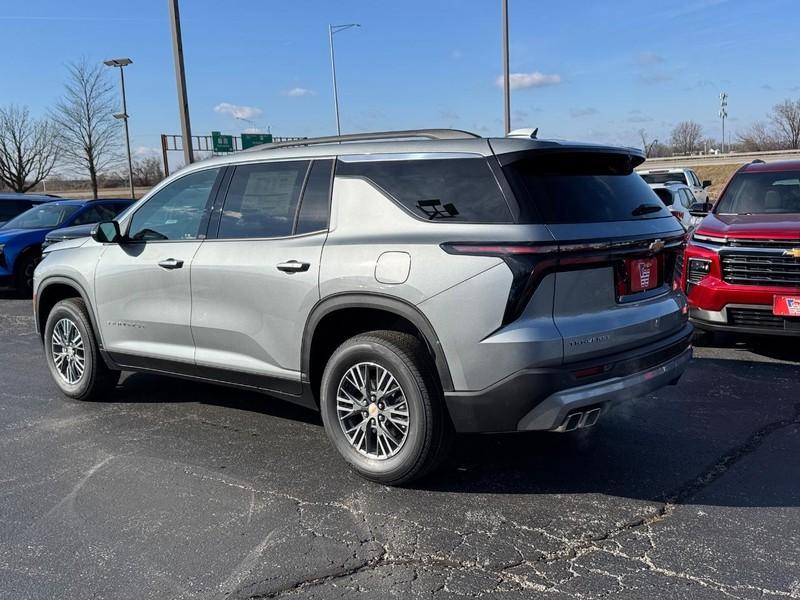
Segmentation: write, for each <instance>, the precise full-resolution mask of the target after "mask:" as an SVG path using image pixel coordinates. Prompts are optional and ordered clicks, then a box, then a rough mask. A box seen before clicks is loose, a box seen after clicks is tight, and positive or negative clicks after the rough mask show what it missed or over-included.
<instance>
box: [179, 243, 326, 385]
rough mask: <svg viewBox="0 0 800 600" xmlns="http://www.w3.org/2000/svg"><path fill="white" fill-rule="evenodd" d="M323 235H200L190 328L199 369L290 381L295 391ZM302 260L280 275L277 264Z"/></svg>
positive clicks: (314, 296)
mask: <svg viewBox="0 0 800 600" xmlns="http://www.w3.org/2000/svg"><path fill="white" fill-rule="evenodd" d="M324 241H325V234H324V233H316V234H311V235H304V236H298V237H294V238H277V239H263V240H257V239H242V240H207V241H205V242H203V244H202V246H201V247H200V249H199V251H198V252H197V254H196V256H195V258H194V261H193V263H192V319H191V326H192V333H193V335H194V342H195V345H196V350H195V360H196V362H197V365H198V367H200V368H201V370H202V367H216V368H222V369H231V370H237V371H241V372H246V373H252V374H257V375H264V376H268V377H278V378H281V379H290V380H293V381H295V382H296V386H294V393H296V394H299V393H300V391H301V390H300V349H301V341H302V337H303V327H304V326H305V322H306V320H307V318H308V314H309V312H310V311H311V309H312V308H313V306H314V305H315V304H316V303H317V301H318V300H319V285H318V277H319V265H320V253H321V252H322V244H323V242H324ZM290 260H296V261H298V262H303V263H307V264H308V265H309V268H308V270H307V271H303V272H298V273H285V272H282V271H279V270H278V269H277V265H278V264H279V263H283V262H287V261H290Z"/></svg>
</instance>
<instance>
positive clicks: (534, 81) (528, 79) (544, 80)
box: [495, 71, 561, 90]
mask: <svg viewBox="0 0 800 600" xmlns="http://www.w3.org/2000/svg"><path fill="white" fill-rule="evenodd" d="M495 83H496V84H497V85H498V86H499V87H503V76H502V75H500V76H499V77H498V78H497V79H496V80H495ZM508 83H509V86H510V87H511V89H512V90H521V89H525V88H533V87H544V86H547V85H558V84H559V83H561V75H559V74H558V73H552V74H545V73H540V72H539V71H534V72H533V73H511V74H510V75H509V76H508Z"/></svg>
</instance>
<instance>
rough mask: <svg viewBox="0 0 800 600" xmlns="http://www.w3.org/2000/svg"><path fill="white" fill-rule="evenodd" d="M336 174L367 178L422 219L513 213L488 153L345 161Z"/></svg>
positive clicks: (484, 219) (497, 219)
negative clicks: (493, 171) (468, 156)
mask: <svg viewBox="0 0 800 600" xmlns="http://www.w3.org/2000/svg"><path fill="white" fill-rule="evenodd" d="M336 176H337V177H341V176H345V177H363V178H365V179H367V180H369V181H370V182H372V183H373V184H374V185H376V186H377V187H378V188H380V189H381V190H382V191H384V192H385V193H386V194H387V195H388V196H390V197H391V198H393V199H394V200H395V201H396V202H397V203H398V204H400V205H401V206H402V207H403V208H404V209H406V210H407V211H408V212H410V213H411V214H412V215H414V216H415V217H417V218H419V219H423V220H426V221H436V222H458V223H511V222H513V217H512V214H511V211H510V209H509V207H508V203H507V202H506V199H505V197H504V196H503V193H502V191H501V190H500V186H499V184H498V183H497V179H495V176H494V174H493V173H492V170H491V169H490V168H489V165H488V164H487V162H486V159H485V158H483V157H475V158H440V159H438V158H437V159H414V160H368V161H350V160H347V159H344V160H340V162H339V164H338V165H337V167H336Z"/></svg>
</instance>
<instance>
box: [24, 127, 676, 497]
mask: <svg viewBox="0 0 800 600" xmlns="http://www.w3.org/2000/svg"><path fill="white" fill-rule="evenodd" d="M643 160H644V157H643V156H642V155H641V154H640V153H639V152H638V151H636V150H633V149H628V148H612V147H601V146H591V145H583V144H573V143H563V142H553V141H544V140H537V139H531V138H525V139H521V138H499V139H485V138H481V137H479V136H476V135H474V134H469V133H466V132H460V131H453V130H424V131H401V132H393V133H381V134H366V135H352V136H342V137H340V138H319V139H308V140H303V141H301V142H291V143H276V144H271V145H266V146H261V147H259V148H256V149H253V150H252V151H247V152H242V153H239V154H235V155H232V156H226V157H218V158H214V159H211V160H207V161H204V162H201V163H197V164H194V165H192V166H190V167H187V168H185V169H183V170H182V171H180V172H178V173H176V174H175V175H174V176H172V177H170V178H169V179H167V180H166V181H164V182H163V183H161V184H160V185H159V186H158V187H156V188H155V189H154V190H153V191H152V192H150V193H149V194H148V195H147V196H146V197H145V198H143V199H142V200H140V201H139V202H138V203H136V204H134V205H133V206H132V207H130V208H129V209H128V210H126V211H125V212H124V213H123V214H122V215H120V216H119V217H118V218H117V219H116V220H115V221H110V222H105V223H101V224H99V225H98V226H97V227H96V229H95V231H94V232H93V234H92V238H83V239H79V240H70V241H66V242H62V243H59V244H55V245H53V246H50V247H49V248H48V249H47V253H46V255H45V258H44V260H43V261H42V262H41V263H40V264H39V266H38V267H37V269H36V273H35V299H34V306H35V312H36V323H37V327H38V330H39V331H40V333H41V336H42V339H43V341H44V346H45V355H46V358H47V364H48V367H49V369H50V372H51V374H52V376H53V379H54V380H55V382H56V383H57V385H58V386H59V387H60V388H61V390H62V391H63V392H64V393H65V394H66V395H67V396H70V397H72V398H78V399H88V398H97V397H103V396H104V395H105V394H107V393H108V392H109V390H111V389H112V388H113V387H114V386H115V385H116V383H117V381H118V378H119V373H120V371H122V370H130V371H152V372H158V373H166V374H170V375H176V376H180V377H188V378H192V379H198V380H202V381H208V382H214V383H223V384H228V385H234V386H239V387H244V388H248V389H253V390H259V391H263V392H266V393H267V394H269V395H270V396H274V397H280V398H284V399H287V400H289V401H292V402H296V403H298V404H301V405H304V406H308V407H311V408H316V409H319V410H320V411H321V413H322V419H323V422H324V425H325V430H326V432H327V434H328V436H329V437H330V439H331V442H332V443H333V445H334V446H335V447H336V449H337V450H338V451H339V452H340V453H341V455H342V456H343V457H344V458H345V460H346V461H347V462H349V463H350V464H351V465H352V466H353V467H354V468H355V469H356V470H357V471H358V472H359V473H361V474H362V475H364V476H365V477H367V478H369V479H372V480H375V481H380V482H383V483H387V484H399V483H403V482H408V481H410V480H412V479H414V478H417V477H420V476H422V475H423V474H425V473H427V472H429V471H431V470H432V469H433V468H434V467H435V466H436V465H437V464H438V463H439V462H440V461H441V460H442V458H443V457H444V456H445V455H446V452H447V449H448V444H449V442H450V440H451V438H452V434H453V433H454V432H501V431H516V430H543V431H559V432H563V431H571V430H574V429H578V428H585V427H590V426H592V425H594V423H595V422H596V421H597V419H598V417H599V416H600V415H601V414H602V413H603V411H605V410H606V408H607V407H608V406H609V405H610V403H611V402H612V401H617V400H623V399H628V398H632V397H635V396H639V395H641V394H644V393H647V392H650V391H652V390H655V389H657V388H659V387H661V386H663V385H665V384H669V383H675V382H677V380H678V378H679V377H680V375H681V373H682V372H683V371H684V369H685V367H686V365H687V362H688V361H689V359H690V356H691V347H690V336H691V332H692V327H691V325H689V324H688V322H687V305H686V299H685V297H684V296H683V294H682V293H681V292H680V291H679V290H678V289H677V287H676V283H675V282H676V280H677V278H678V275H679V271H680V268H681V263H682V258H681V257H682V251H683V242H684V231H683V229H682V228H681V226H680V224H679V223H678V222H677V221H676V220H675V218H674V217H673V216H672V215H671V214H670V213H669V211H668V210H667V209H666V208H665V207H664V204H663V203H662V202H661V201H660V200H659V199H658V197H657V196H655V194H654V193H653V191H652V190H651V189H650V188H649V187H648V186H647V185H646V184H645V183H644V181H643V180H642V179H641V178H640V177H639V176H638V175H636V174H634V173H633V168H634V167H635V166H636V165H638V164H640V163H641V162H642V161H643Z"/></svg>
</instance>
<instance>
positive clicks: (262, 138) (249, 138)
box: [242, 133, 272, 150]
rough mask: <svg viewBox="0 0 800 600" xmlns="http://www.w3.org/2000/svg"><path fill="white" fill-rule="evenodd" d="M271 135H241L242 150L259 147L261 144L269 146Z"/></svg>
mask: <svg viewBox="0 0 800 600" xmlns="http://www.w3.org/2000/svg"><path fill="white" fill-rule="evenodd" d="M271 143H272V134H271V133H243V134H242V150H247V149H248V148H252V147H253V146H260V145H261V144H271Z"/></svg>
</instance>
